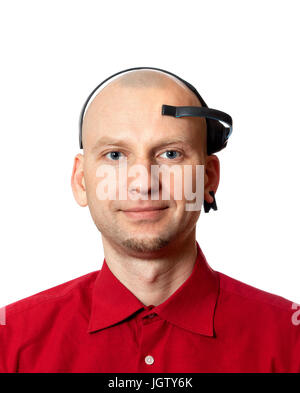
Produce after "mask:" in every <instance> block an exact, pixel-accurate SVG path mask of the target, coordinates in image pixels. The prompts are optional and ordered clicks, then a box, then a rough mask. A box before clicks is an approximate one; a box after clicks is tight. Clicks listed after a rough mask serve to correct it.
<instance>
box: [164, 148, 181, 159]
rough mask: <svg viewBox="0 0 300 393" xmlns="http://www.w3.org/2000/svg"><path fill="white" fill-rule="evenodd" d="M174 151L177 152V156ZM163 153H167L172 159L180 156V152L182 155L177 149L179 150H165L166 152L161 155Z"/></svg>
mask: <svg viewBox="0 0 300 393" xmlns="http://www.w3.org/2000/svg"><path fill="white" fill-rule="evenodd" d="M174 153H176V154H177V156H176V155H174ZM163 154H167V158H170V159H171V160H174V158H178V155H179V154H180V155H181V153H180V152H179V151H177V150H167V151H165V152H164V153H162V154H161V156H162V155H163Z"/></svg>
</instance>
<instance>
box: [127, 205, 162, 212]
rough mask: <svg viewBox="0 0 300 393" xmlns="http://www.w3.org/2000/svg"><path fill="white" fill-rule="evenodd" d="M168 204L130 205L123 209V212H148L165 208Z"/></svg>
mask: <svg viewBox="0 0 300 393" xmlns="http://www.w3.org/2000/svg"><path fill="white" fill-rule="evenodd" d="M167 208H168V206H148V207H147V206H145V207H132V208H130V209H124V210H123V211H125V212H149V211H155V210H164V209H167Z"/></svg>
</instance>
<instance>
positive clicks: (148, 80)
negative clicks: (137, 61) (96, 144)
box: [82, 70, 207, 154]
mask: <svg viewBox="0 0 300 393" xmlns="http://www.w3.org/2000/svg"><path fill="white" fill-rule="evenodd" d="M134 102H135V103H138V105H136V106H135V108H134V107H133V103H134ZM163 104H166V105H174V106H188V105H191V106H202V105H201V102H200V101H199V99H198V97H197V96H196V95H195V94H194V93H193V92H192V91H191V90H190V89H189V88H188V87H187V86H186V85H185V84H184V83H183V82H181V81H180V80H179V79H177V78H176V77H173V76H172V75H169V74H166V73H164V72H161V71H156V70H134V71H130V72H127V73H125V74H121V75H120V76H118V77H117V78H116V79H113V80H112V81H110V82H109V83H108V84H107V85H105V86H104V87H101V89H100V91H97V92H96V93H95V95H94V97H92V99H91V100H90V103H89V105H88V106H87V108H86V111H85V115H84V119H83V126H82V133H83V135H82V141H83V147H84V148H86V146H87V145H88V144H89V139H90V138H89V136H90V134H93V133H95V131H96V130H95V124H97V126H100V125H101V123H102V125H103V123H104V122H105V121H104V122H103V121H101V116H102V120H104V116H106V115H108V116H110V117H113V118H116V117H117V116H118V115H120V116H121V117H122V116H123V115H124V113H123V114H122V112H124V111H125V112H126V113H127V114H128V115H129V113H131V116H132V119H134V118H135V119H137V118H140V117H141V115H142V113H144V114H145V115H146V116H144V121H145V122H146V121H147V120H148V121H149V122H150V124H151V118H150V116H151V115H152V116H154V117H158V116H160V117H165V116H162V115H161V107H162V105H163ZM155 108H157V109H155ZM154 109H155V111H154ZM123 118H124V116H123ZM127 120H128V119H127ZM161 120H162V121H165V119H164V120H163V119H161ZM169 120H170V118H169ZM174 120H175V121H176V122H180V121H181V122H182V123H183V122H184V121H185V122H186V121H189V122H190V123H191V124H192V123H193V124H194V125H196V126H197V128H198V131H199V143H200V144H201V145H202V147H203V151H204V152H205V154H206V133H207V127H206V121H205V119H204V118H197V119H196V118H189V119H187V118H186V119H183V118H182V119H175V118H174V119H171V120H170V121H171V122H172V121H174ZM145 122H144V124H143V126H144V127H147V123H146V124H145ZM106 132H108V133H109V127H108V128H107V129H106Z"/></svg>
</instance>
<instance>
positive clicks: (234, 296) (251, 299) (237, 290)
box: [218, 272, 295, 313]
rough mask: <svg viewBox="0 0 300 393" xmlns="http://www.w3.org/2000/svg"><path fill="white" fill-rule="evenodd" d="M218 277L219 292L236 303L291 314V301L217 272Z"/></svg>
mask: <svg viewBox="0 0 300 393" xmlns="http://www.w3.org/2000/svg"><path fill="white" fill-rule="evenodd" d="M218 274H219V277H220V292H221V293H222V294H223V295H224V296H227V297H228V298H230V299H231V300H232V301H234V302H237V303H244V304H249V306H250V305H252V306H253V307H255V308H256V309H257V308H262V309H272V310H274V311H277V312H279V313H286V312H291V310H292V309H293V305H294V304H295V303H293V302H292V301H290V300H288V299H286V298H284V297H282V296H278V295H275V294H273V293H270V292H267V291H264V290H261V289H259V288H256V287H254V286H252V285H249V284H246V283H244V282H242V281H239V280H237V279H235V278H232V277H229V276H227V275H226V274H223V273H220V272H218Z"/></svg>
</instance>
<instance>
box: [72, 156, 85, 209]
mask: <svg viewBox="0 0 300 393" xmlns="http://www.w3.org/2000/svg"><path fill="white" fill-rule="evenodd" d="M83 160H84V156H83V155H82V154H80V153H79V154H77V155H76V156H75V158H74V165H73V171H72V177H71V186H72V191H73V195H74V198H75V200H76V202H77V203H78V205H80V206H82V207H84V206H87V196H86V187H85V181H84V172H83Z"/></svg>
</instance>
